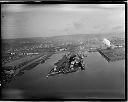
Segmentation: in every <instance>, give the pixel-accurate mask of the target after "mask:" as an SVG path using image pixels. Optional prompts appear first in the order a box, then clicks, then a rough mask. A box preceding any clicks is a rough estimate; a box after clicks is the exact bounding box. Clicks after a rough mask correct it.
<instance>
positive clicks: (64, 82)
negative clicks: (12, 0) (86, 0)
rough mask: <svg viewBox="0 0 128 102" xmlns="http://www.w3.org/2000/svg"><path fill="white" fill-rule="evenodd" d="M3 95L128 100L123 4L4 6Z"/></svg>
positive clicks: (2, 12)
mask: <svg viewBox="0 0 128 102" xmlns="http://www.w3.org/2000/svg"><path fill="white" fill-rule="evenodd" d="M1 31H2V33H1V41H2V49H1V52H2V58H1V60H2V72H1V76H2V80H1V86H2V99H125V4H123V3H122V4H2V5H1Z"/></svg>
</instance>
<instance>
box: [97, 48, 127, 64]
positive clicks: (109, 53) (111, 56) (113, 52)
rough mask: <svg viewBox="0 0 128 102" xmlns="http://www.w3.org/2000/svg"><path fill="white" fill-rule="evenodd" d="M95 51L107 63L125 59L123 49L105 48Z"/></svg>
mask: <svg viewBox="0 0 128 102" xmlns="http://www.w3.org/2000/svg"><path fill="white" fill-rule="evenodd" d="M97 51H98V52H99V53H100V54H101V55H102V56H103V57H104V58H105V59H106V60H107V61H108V62H113V61H118V60H123V59H125V51H124V50H123V48H114V49H111V48H106V49H97Z"/></svg>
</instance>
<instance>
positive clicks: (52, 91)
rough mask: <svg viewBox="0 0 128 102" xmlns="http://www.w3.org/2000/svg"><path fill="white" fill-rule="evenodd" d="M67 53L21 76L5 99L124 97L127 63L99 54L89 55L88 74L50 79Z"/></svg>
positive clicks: (5, 92)
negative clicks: (49, 74) (55, 66)
mask: <svg viewBox="0 0 128 102" xmlns="http://www.w3.org/2000/svg"><path fill="white" fill-rule="evenodd" d="M64 54H65V53H64V52H63V53H58V54H54V55H52V56H51V57H50V59H48V60H47V61H46V62H45V63H44V64H39V65H38V66H36V67H35V68H33V69H31V70H26V71H25V73H24V74H23V75H21V76H17V77H16V78H15V79H14V80H12V82H10V83H9V85H8V86H7V88H6V89H3V91H2V93H3V98H9V99H11V98H12V99H14V98H15V99H29V98H30V99H32V98H33V99H42V98H44V99H45V98H46V99H47V98H52V99H56V98H63V99H64V98H66V99H67V98H73V99H74V98H98V99H99V98H124V91H125V89H124V88H125V87H124V85H125V61H124V60H121V61H115V62H107V61H106V60H105V59H104V58H103V57H102V56H101V55H100V54H99V53H98V52H93V53H88V56H87V57H86V58H85V59H84V62H85V64H86V65H87V67H86V68H85V71H78V72H75V73H69V74H65V75H58V76H51V77H48V78H46V75H47V74H48V72H49V71H50V70H51V68H52V66H53V64H54V63H55V62H57V61H58V60H59V59H61V58H62V56H63V55H64Z"/></svg>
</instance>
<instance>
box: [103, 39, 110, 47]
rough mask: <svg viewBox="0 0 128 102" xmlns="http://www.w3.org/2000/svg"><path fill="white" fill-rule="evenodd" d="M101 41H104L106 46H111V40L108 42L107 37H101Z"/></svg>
mask: <svg viewBox="0 0 128 102" xmlns="http://www.w3.org/2000/svg"><path fill="white" fill-rule="evenodd" d="M103 43H104V44H105V45H107V46H108V47H110V46H111V42H110V41H109V40H108V39H106V38H104V39H103Z"/></svg>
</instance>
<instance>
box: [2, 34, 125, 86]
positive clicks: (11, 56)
mask: <svg viewBox="0 0 128 102" xmlns="http://www.w3.org/2000/svg"><path fill="white" fill-rule="evenodd" d="M102 36H104V35H102ZM106 36H107V35H106ZM64 37H66V39H64ZM78 37H79V39H78ZM101 38H103V37H101V35H98V34H97V35H92V36H91V37H90V35H81V36H80V35H73V36H71V35H70V36H69V35H68V38H67V36H58V37H48V38H18V39H3V40H2V84H3V85H4V84H6V83H8V82H10V81H11V80H12V79H13V78H14V77H15V76H16V75H18V73H19V72H23V71H24V70H28V69H32V68H34V67H35V66H37V65H38V64H40V63H45V61H46V60H47V59H49V58H50V57H51V56H52V55H53V54H55V53H59V52H65V51H66V52H69V53H70V54H72V53H75V54H76V55H77V53H82V52H83V53H85V52H90V53H91V52H95V51H97V49H104V48H105V45H104V44H103V42H102V39H101ZM109 39H110V40H111V43H113V45H116V46H119V47H120V46H121V47H125V41H124V38H119V37H113V36H112V37H109ZM69 56H70V55H69ZM68 59H69V58H68ZM81 60H82V59H81ZM81 60H80V61H79V62H80V64H81V65H82V66H84V65H83V64H82V62H81ZM61 61H62V60H61ZM61 61H60V62H61ZM72 63H73V62H72ZM69 65H71V63H70V64H69ZM76 66H77V67H75V68H74V70H72V71H76V70H78V65H76ZM58 68H59V67H58ZM81 68H82V67H80V69H81ZM64 69H65V68H64ZM69 69H71V68H70V67H69ZM83 69H84V67H83ZM67 70H68V69H67ZM59 71H60V70H59ZM72 71H71V70H69V71H68V72H72ZM61 72H62V70H61ZM63 73H66V71H63ZM49 74H50V73H49ZM51 75H52V74H51Z"/></svg>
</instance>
